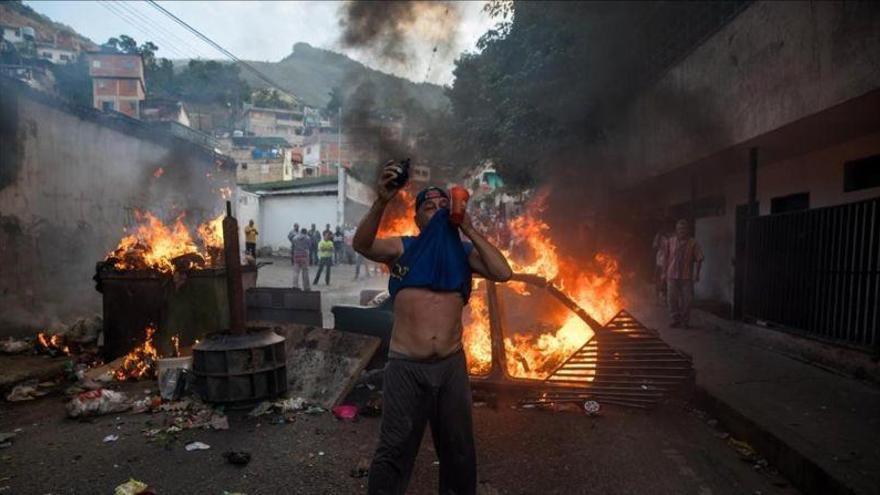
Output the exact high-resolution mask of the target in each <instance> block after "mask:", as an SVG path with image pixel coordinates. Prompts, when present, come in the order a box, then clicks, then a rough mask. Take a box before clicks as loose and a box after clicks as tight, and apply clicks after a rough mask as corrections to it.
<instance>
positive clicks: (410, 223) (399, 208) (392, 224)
mask: <svg viewBox="0 0 880 495" xmlns="http://www.w3.org/2000/svg"><path fill="white" fill-rule="evenodd" d="M415 217H416V199H415V196H413V194H412V193H411V192H409V191H407V190H405V189H401V190H400V192H398V193H397V195H396V196H394V199H392V200H391V203H389V204H388V206H387V207H386V208H385V214H384V215H382V223H381V224H379V232H378V234H377V236H378V237H396V236H408V235H419V229H418V227H416V221H415Z"/></svg>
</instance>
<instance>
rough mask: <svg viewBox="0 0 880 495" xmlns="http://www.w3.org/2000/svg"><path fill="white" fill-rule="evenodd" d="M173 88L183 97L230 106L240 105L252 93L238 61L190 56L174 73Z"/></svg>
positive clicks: (187, 99) (238, 106)
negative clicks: (192, 57) (225, 61)
mask: <svg viewBox="0 0 880 495" xmlns="http://www.w3.org/2000/svg"><path fill="white" fill-rule="evenodd" d="M175 89H176V91H177V94H178V95H179V97H180V98H182V99H183V100H184V101H191V102H195V103H219V104H222V105H224V106H227V107H229V108H232V109H239V108H241V105H242V104H243V103H245V102H249V101H250V95H251V88H250V85H248V83H247V82H245V81H244V80H243V79H242V78H241V69H240V68H239V67H238V65H235V64H233V63H229V64H224V63H221V62H217V61H214V60H190V61H189V64H187V66H186V68H185V69H183V71H182V72H181V73H180V74H178V75H177V76H175Z"/></svg>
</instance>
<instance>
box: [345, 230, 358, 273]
mask: <svg viewBox="0 0 880 495" xmlns="http://www.w3.org/2000/svg"><path fill="white" fill-rule="evenodd" d="M343 235H344V239H345V262H346V263H347V264H349V265H351V264H352V263H354V262H355V257H356V256H357V253H355V252H354V248H353V247H351V246H352V240H353V239H354V227H352V226H351V225H347V226H346V227H345V230H344V231H343Z"/></svg>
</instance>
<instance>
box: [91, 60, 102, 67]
mask: <svg viewBox="0 0 880 495" xmlns="http://www.w3.org/2000/svg"><path fill="white" fill-rule="evenodd" d="M92 67H94V68H95V69H100V68H101V61H100V60H92Z"/></svg>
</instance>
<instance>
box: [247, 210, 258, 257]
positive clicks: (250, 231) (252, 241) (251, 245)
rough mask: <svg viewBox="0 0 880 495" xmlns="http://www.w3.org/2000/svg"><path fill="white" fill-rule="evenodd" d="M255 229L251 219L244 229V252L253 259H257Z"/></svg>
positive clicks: (256, 234) (256, 233)
mask: <svg viewBox="0 0 880 495" xmlns="http://www.w3.org/2000/svg"><path fill="white" fill-rule="evenodd" d="M258 235H259V232H257V228H256V227H254V220H253V219H251V221H250V222H248V224H247V226H245V228H244V252H245V254H249V255H251V256H253V257H254V258H256V257H257V236H258Z"/></svg>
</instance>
